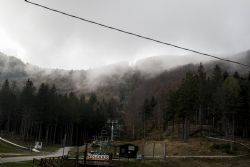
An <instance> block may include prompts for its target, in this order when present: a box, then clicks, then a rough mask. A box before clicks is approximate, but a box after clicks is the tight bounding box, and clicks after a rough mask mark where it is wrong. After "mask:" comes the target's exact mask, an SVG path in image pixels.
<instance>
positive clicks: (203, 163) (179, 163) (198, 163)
mask: <svg viewBox="0 0 250 167" xmlns="http://www.w3.org/2000/svg"><path fill="white" fill-rule="evenodd" d="M113 163H114V164H115V167H166V166H167V167H187V166H192V167H234V166H237V167H249V166H250V156H247V157H242V158H230V159H194V158H186V159H180V158H178V159H177V158H172V159H167V160H166V161H156V160H154V161H153V160H148V161H134V160H130V161H114V162H113ZM32 166H33V164H32V161H26V162H19V163H6V164H2V165H0V167H32ZM74 166H75V163H74V161H68V162H67V161H66V162H65V163H64V165H63V166H62V167H74Z"/></svg>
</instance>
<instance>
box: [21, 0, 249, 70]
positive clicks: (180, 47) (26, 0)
mask: <svg viewBox="0 0 250 167" xmlns="http://www.w3.org/2000/svg"><path fill="white" fill-rule="evenodd" d="M24 1H25V2H27V3H30V4H32V5H35V6H39V7H42V8H44V9H47V10H50V11H53V12H56V13H60V14H62V15H65V16H69V17H72V18H75V19H79V20H82V21H85V22H88V23H91V24H95V25H98V26H101V27H105V28H108V29H111V30H114V31H118V32H121V33H125V34H128V35H132V36H136V37H138V38H142V39H146V40H150V41H153V42H156V43H160V44H163V45H168V46H171V47H174V48H178V49H181V50H185V51H189V52H193V53H196V54H200V55H203V56H207V57H212V58H214V59H218V60H222V61H226V62H230V63H234V64H238V65H241V66H245V67H248V68H250V65H247V64H243V63H241V62H238V61H233V60H229V59H225V58H221V57H218V56H214V55H211V54H207V53H203V52H200V51H197V50H193V49H189V48H185V47H182V46H178V45H175V44H172V43H167V42H163V41H160V40H157V39H154V38H151V37H146V36H143V35H140V34H137V33H132V32H129V31H125V30H122V29H119V28H116V27H112V26H108V25H105V24H102V23H98V22H95V21H92V20H88V19H85V18H82V17H79V16H75V15H72V14H69V13H66V12H63V11H60V10H57V9H52V8H50V7H47V6H44V5H41V4H38V3H34V2H31V1H28V0H24Z"/></svg>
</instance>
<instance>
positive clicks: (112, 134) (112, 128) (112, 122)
mask: <svg viewBox="0 0 250 167" xmlns="http://www.w3.org/2000/svg"><path fill="white" fill-rule="evenodd" d="M107 123H108V124H111V134H110V140H111V141H113V140H114V124H117V123H118V121H117V120H110V119H109V120H108V121H107Z"/></svg>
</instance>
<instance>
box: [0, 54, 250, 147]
mask: <svg viewBox="0 0 250 167" xmlns="http://www.w3.org/2000/svg"><path fill="white" fill-rule="evenodd" d="M192 58H193V57H192ZM182 59H183V58H182V57H178V58H177V57H174V56H173V57H168V58H165V57H163V56H158V57H151V58H147V59H143V60H139V61H138V62H137V64H135V65H129V64H128V63H125V62H122V63H118V64H113V65H110V66H105V67H100V68H96V69H90V70H63V69H43V68H39V67H37V66H34V65H31V64H25V63H23V62H22V61H21V60H19V59H17V58H15V57H10V56H6V55H4V54H2V53H1V55H0V71H1V73H0V79H1V90H0V98H1V100H0V102H1V103H0V109H1V110H0V127H1V129H2V131H7V132H13V133H16V134H19V135H20V136H23V137H24V138H29V137H32V138H35V139H37V140H41V139H43V140H45V141H46V144H49V143H50V144H53V143H60V142H61V138H62V137H63V135H64V134H65V133H67V134H70V135H68V140H67V141H68V144H74V143H76V141H77V138H82V137H84V138H91V137H92V136H93V135H98V134H100V132H101V131H102V130H103V129H105V124H106V122H107V120H109V119H111V120H119V122H120V124H121V128H120V129H119V137H121V136H122V137H125V138H130V139H140V138H153V139H161V138H162V137H164V136H168V135H173V134H176V133H177V135H178V136H180V138H182V139H183V140H187V139H188V137H189V136H190V135H192V133H193V132H192V129H194V127H197V126H206V127H207V128H208V129H206V130H207V131H209V133H218V134H220V135H223V136H227V137H228V136H229V137H230V136H239V137H249V134H250V132H249V126H250V125H249V123H248V122H249V121H248V119H249V116H250V114H249V111H250V108H249V97H250V93H249V92H250V87H249V82H250V78H249V73H248V70H246V68H245V67H241V66H238V65H234V64H229V63H225V62H221V61H214V60H207V61H203V62H199V61H198V60H195V58H194V59H190V62H189V63H188V64H185V63H184V62H186V61H181V60H182ZM230 59H233V60H238V61H241V62H244V63H245V64H250V52H249V51H247V52H242V53H239V54H237V55H234V56H230ZM171 60H172V62H171ZM177 60H180V61H179V62H178V61H177ZM184 60H185V58H184ZM167 64H168V65H167ZM173 64H175V66H174V65H173ZM219 104H220V105H219ZM93 120H95V123H94V124H93V123H92V121H93ZM94 125H95V126H94ZM35 129H39V131H35ZM159 132H160V133H159Z"/></svg>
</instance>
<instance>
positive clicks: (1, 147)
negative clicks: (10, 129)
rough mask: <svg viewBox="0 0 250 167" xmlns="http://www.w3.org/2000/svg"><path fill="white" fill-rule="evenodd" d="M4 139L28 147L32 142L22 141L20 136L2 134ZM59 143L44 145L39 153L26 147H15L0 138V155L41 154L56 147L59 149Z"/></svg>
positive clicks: (54, 149) (52, 150)
mask: <svg viewBox="0 0 250 167" xmlns="http://www.w3.org/2000/svg"><path fill="white" fill-rule="evenodd" d="M4 138H5V139H7V140H10V141H11V142H14V143H17V144H19V145H22V146H26V147H29V145H31V143H32V142H28V143H27V142H24V141H23V140H22V139H21V138H18V137H15V136H4ZM60 147H61V146H60V145H48V146H46V147H43V149H42V151H41V152H40V153H35V152H31V151H30V150H27V149H22V148H19V147H15V146H13V145H11V144H8V143H6V142H4V141H1V140H0V157H12V156H28V155H41V154H46V153H50V152H54V151H56V150H57V149H59V148H60Z"/></svg>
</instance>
